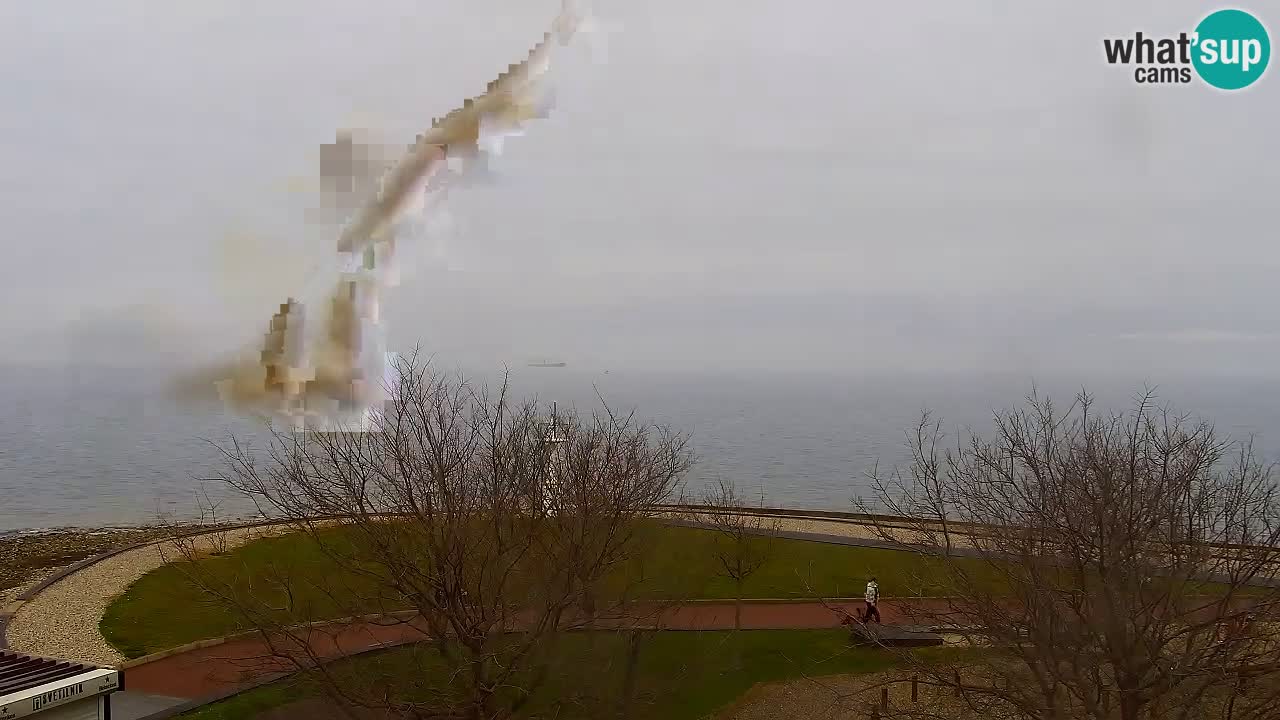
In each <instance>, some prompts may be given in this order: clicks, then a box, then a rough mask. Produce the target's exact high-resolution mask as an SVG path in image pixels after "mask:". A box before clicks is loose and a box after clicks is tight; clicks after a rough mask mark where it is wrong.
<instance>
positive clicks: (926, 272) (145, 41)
mask: <svg viewBox="0 0 1280 720" xmlns="http://www.w3.org/2000/svg"><path fill="white" fill-rule="evenodd" d="M1215 7H1216V6H1213V5H1209V4H1207V3H1203V2H1173V1H1169V0H1148V1H1146V2H1132V1H1131V2H1125V3H1108V2H1100V1H1094V0H1090V1H1089V2H1079V3H1053V4H1052V9H1050V5H1048V4H1045V3H1028V2H1015V1H1014V0H1004V1H992V0H987V1H979V0H926V1H925V2H911V3H891V4H889V5H888V6H886V4H884V3H864V2H847V1H846V0H785V1H784V0H771V1H769V2H765V0H696V1H694V2H690V1H689V0H643V1H642V2H640V1H633V2H629V3H623V2H619V0H599V3H598V12H599V14H600V15H602V16H603V17H604V19H605V20H608V21H613V22H615V23H617V24H619V25H620V26H621V28H620V30H619V31H618V32H614V33H611V34H609V36H608V43H607V44H608V48H607V49H608V53H607V60H608V63H607V64H603V65H598V64H593V63H592V62H591V57H590V55H589V54H588V53H587V52H586V51H585V48H583V49H582V52H579V53H575V54H573V55H571V59H572V62H571V63H569V65H568V66H567V67H565V68H563V70H564V72H563V73H560V74H558V76H557V79H558V80H559V82H558V86H559V89H558V93H557V96H558V101H559V106H558V108H557V111H556V114H555V115H554V116H553V118H552V119H551V120H549V121H547V122H544V123H538V124H534V125H532V126H530V128H529V132H528V134H527V135H526V136H525V137H521V138H514V139H512V140H510V141H508V143H507V150H506V153H505V154H504V156H503V157H501V158H500V159H499V160H498V161H496V163H495V170H496V172H497V175H498V177H497V179H496V181H495V182H494V183H492V184H491V185H488V186H481V187H475V188H469V189H467V190H466V191H465V192H463V193H460V194H458V195H457V196H455V197H454V198H453V199H452V200H451V212H452V217H453V218H454V228H453V231H452V232H451V233H450V234H449V236H448V237H447V238H444V239H443V240H442V241H441V242H442V245H441V246H440V247H439V248H430V249H425V250H427V251H426V252H424V254H425V255H427V256H428V260H429V262H427V263H426V264H425V265H423V266H421V267H419V268H418V271H417V272H416V273H415V274H413V275H412V276H411V277H409V278H408V279H407V281H406V283H405V285H404V286H402V287H401V288H398V289H397V290H396V291H395V293H394V294H393V295H392V296H391V297H390V298H389V300H388V301H387V318H388V321H389V323H390V325H391V333H392V335H391V337H392V342H393V345H395V346H397V347H399V348H404V347H407V346H409V345H412V344H413V343H414V342H421V343H422V344H423V346H424V347H426V348H427V349H429V350H431V351H433V352H436V353H437V354H438V355H440V356H442V357H445V358H448V359H450V360H456V361H458V362H466V363H476V362H478V363H482V364H500V363H503V362H510V363H521V362H524V361H526V360H528V359H530V358H533V357H554V358H556V359H564V360H566V361H568V362H570V363H576V364H579V365H588V366H598V367H627V366H645V367H662V368H666V369H679V368H697V369H700V370H705V369H708V368H715V367H719V366H722V365H723V366H732V367H737V368H763V369H771V370H798V371H808V370H817V369H823V370H829V369H839V368H853V369H877V370H882V369H894V368H908V369H913V370H921V371H934V370H942V369H960V370H966V369H973V368H989V369H1000V370H1014V371H1017V372H1020V373H1031V374H1035V373H1039V372H1056V373H1063V372H1065V373H1072V372H1081V373H1084V372H1090V373H1095V372H1099V371H1104V370H1115V369H1117V368H1119V369H1121V370H1122V371H1125V372H1133V373H1138V374H1143V375H1147V376H1152V375H1154V376H1155V377H1157V378H1158V377H1159V375H1160V374H1162V373H1191V374H1195V373H1202V372H1213V373H1249V374H1275V373H1276V370H1275V368H1276V366H1277V364H1276V362H1275V358H1276V353H1277V351H1278V350H1280V319H1277V316H1276V314H1275V312H1274V309H1275V307H1276V296H1277V290H1276V287H1277V278H1278V276H1280V245H1278V244H1277V242H1276V224H1275V217H1276V210H1275V208H1276V205H1277V203H1276V190H1277V172H1278V171H1277V161H1278V160H1280V155H1278V153H1277V149H1278V148H1280V141H1277V139H1276V137H1277V136H1276V130H1275V129H1276V128H1277V127H1280V112H1278V110H1280V77H1277V75H1276V73H1277V70H1276V69H1275V68H1272V69H1270V70H1269V71H1268V73H1267V75H1266V76H1265V77H1264V78H1263V79H1262V81H1261V82H1260V83H1259V84H1258V85H1257V86H1255V87H1254V88H1252V89H1250V90H1247V91H1244V92H1240V93H1235V94H1224V93H1219V92H1216V91H1213V90H1211V89H1209V88H1207V87H1205V86H1203V85H1200V84H1198V83H1197V84H1193V85H1189V86H1150V87H1148V86H1139V85H1136V84H1134V83H1133V80H1132V75H1131V72H1130V71H1126V70H1125V69H1123V68H1115V67H1109V66H1107V65H1106V64H1105V63H1104V62H1103V55H1102V38H1103V37H1113V36H1123V35H1126V34H1132V32H1133V31H1135V30H1143V31H1144V32H1146V33H1148V34H1174V33H1177V32H1178V31H1180V30H1188V31H1189V30H1191V29H1192V28H1193V27H1194V25H1195V23H1196V22H1197V21H1198V19H1199V18H1200V17H1202V16H1203V15H1204V14H1206V13H1207V12H1208V11H1210V10H1212V9H1215ZM1257 9H1258V10H1260V11H1261V18H1262V20H1263V21H1264V22H1267V21H1271V22H1272V23H1276V22H1280V21H1278V20H1277V19H1276V18H1278V17H1280V11H1275V12H1273V14H1274V15H1275V17H1268V16H1267V12H1266V11H1267V10H1268V9H1273V8H1268V7H1265V6H1264V7H1259V8H1257ZM556 10H557V1H556V0H537V1H536V2H535V1H530V0H520V1H519V2H514V1H512V0H466V2H459V1H456V0H447V1H446V0H376V1H373V2H364V3H357V2H341V3H338V2H333V1H332V0H272V1H271V2H258V1H251V0H186V1H184V2H172V1H171V0H110V1H109V2H97V1H93V2H91V1H88V0H74V1H73V0H64V1H60V2H25V3H23V2H7V3H0V93H3V97H2V98H0V133H2V136H0V137H3V140H0V217H2V218H4V221H5V225H6V227H5V239H4V240H3V242H4V245H5V248H6V250H7V252H6V259H7V262H5V263H4V264H3V265H0V331H3V337H4V340H3V341H0V361H8V362H19V363H56V362H60V361H62V360H65V359H66V358H67V356H68V354H69V353H73V352H87V350H86V348H95V356H94V357H93V358H92V359H93V360H95V361H103V362H109V361H114V362H121V361H130V360H132V359H133V358H134V356H135V355H138V354H140V353H138V352H137V351H136V350H130V348H131V347H143V348H146V349H147V352H163V353H165V354H170V355H172V354H177V355H180V356H182V357H186V358H189V359H194V358H196V357H202V356H206V355H207V354H208V353H214V352H219V351H220V350H235V349H238V348H239V347H240V346H243V345H246V344H251V343H252V342H253V339H254V338H255V337H257V336H258V335H260V334H261V333H262V332H264V331H265V330H266V325H267V321H268V320H269V317H270V314H271V312H273V310H274V308H275V306H276V304H278V303H279V302H282V301H283V300H284V299H285V297H287V296H288V295H289V294H292V293H295V292H297V291H298V289H297V288H296V287H295V286H296V285H297V284H298V283H299V282H300V281H301V278H302V276H303V275H305V272H306V267H305V265H306V264H307V263H306V262H305V261H304V260H302V259H297V258H306V257H313V256H315V254H316V253H321V254H323V253H326V252H330V249H331V248H332V246H333V242H334V237H333V235H332V234H331V233H327V232H323V231H320V230H319V229H317V228H316V227H315V226H311V225H308V224H307V223H306V222H304V219H303V215H304V210H305V207H306V205H307V203H308V196H307V195H306V194H304V193H303V192H300V191H299V188H303V187H305V186H306V182H303V181H304V180H306V179H308V178H309V179H310V180H311V181H312V182H314V178H315V176H316V175H317V162H318V161H317V152H318V147H319V145H320V144H321V143H324V142H332V141H333V137H334V131H335V129H336V128H338V127H342V126H352V125H356V126H363V127H368V128H370V129H371V130H375V131H377V132H378V133H380V135H381V136H382V137H384V138H385V139H387V140H388V141H392V142H399V143H407V142H409V141H411V140H412V137H413V134H414V133H415V132H416V131H418V130H420V129H421V128H423V127H425V126H426V125H428V124H429V122H430V119H431V118H432V117H433V116H435V115H439V114H443V113H444V112H445V111H447V110H449V109H450V108H452V107H454V106H455V105H457V104H458V103H459V102H460V101H461V99H462V98H464V97H467V96H470V95H474V94H477V93H478V92H480V91H481V90H482V89H483V88H484V85H485V83H486V82H487V81H489V80H491V79H492V78H493V77H494V76H495V75H496V74H497V72H498V71H500V70H502V69H504V68H505V67H506V66H507V64H508V63H510V62H512V61H514V60H517V59H520V58H521V57H522V56H523V53H524V52H525V51H526V50H527V48H528V47H529V46H530V45H531V44H532V42H534V41H536V40H537V39H538V38H539V37H540V36H541V34H542V33H543V31H544V30H545V29H546V28H547V26H548V24H549V21H550V19H551V18H552V17H553V16H554V15H555V13H556ZM1272 27H1273V28H1275V27H1278V26H1277V25H1272ZM1273 34H1274V30H1273ZM251 255H252V256H254V257H261V258H262V261H261V262H260V263H256V264H254V263H249V262H246V258H247V257H249V256H251ZM255 265H256V267H255ZM77 349H78V350H77Z"/></svg>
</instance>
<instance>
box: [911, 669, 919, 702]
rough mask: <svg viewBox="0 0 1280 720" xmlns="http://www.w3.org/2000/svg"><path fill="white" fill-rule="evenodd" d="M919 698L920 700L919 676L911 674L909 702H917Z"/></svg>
mask: <svg viewBox="0 0 1280 720" xmlns="http://www.w3.org/2000/svg"><path fill="white" fill-rule="evenodd" d="M919 700H920V676H919V675H912V676H911V702H917V701H919Z"/></svg>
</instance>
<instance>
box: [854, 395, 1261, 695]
mask: <svg viewBox="0 0 1280 720" xmlns="http://www.w3.org/2000/svg"><path fill="white" fill-rule="evenodd" d="M942 438H943V434H942V429H941V425H940V424H939V423H937V422H935V421H933V420H932V419H931V418H930V416H929V415H928V413H926V414H925V415H924V417H923V418H922V419H921V421H920V423H919V425H918V426H917V427H916V428H915V430H914V432H913V433H912V434H911V436H910V441H909V447H910V450H911V454H912V462H911V463H910V467H909V469H908V470H907V471H906V472H905V473H903V472H895V473H894V474H892V475H890V476H887V477H886V476H877V477H875V478H873V479H874V483H875V486H876V489H877V495H878V496H879V500H880V502H881V503H882V504H883V505H882V507H887V508H888V509H889V511H890V512H892V513H894V514H895V515H898V516H903V517H904V518H910V520H907V521H905V522H906V525H907V526H908V529H907V530H903V529H901V528H897V529H894V528H889V527H887V526H885V527H882V528H880V530H881V535H882V537H883V538H885V539H886V540H890V541H892V542H894V543H897V544H898V545H899V546H901V547H903V548H904V549H911V550H915V551H917V552H919V553H921V554H922V555H924V556H926V557H928V558H930V559H931V560H930V562H932V563H933V564H932V566H931V567H933V568H935V569H936V572H937V574H938V578H937V580H939V581H940V582H942V583H943V584H944V585H945V586H946V587H948V588H949V589H950V592H951V595H952V596H951V597H950V598H948V599H947V600H945V601H933V602H926V601H920V602H918V603H916V605H915V606H913V607H912V608H911V610H912V611H913V612H914V613H915V615H916V616H917V618H918V620H919V621H921V622H924V623H926V624H931V625H943V626H948V627H950V628H951V632H953V633H955V634H957V635H959V636H961V637H962V638H963V639H964V640H965V641H966V642H967V643H968V644H970V645H971V646H974V647H977V648H987V650H986V651H984V652H982V653H980V654H974V655H972V656H969V657H968V658H967V659H966V662H965V663H963V664H942V665H938V664H922V663H914V662H913V663H912V665H911V668H910V672H912V673H915V674H918V675H919V676H920V677H921V679H922V681H927V682H929V683H931V684H933V685H936V686H942V687H944V688H947V689H949V690H950V691H951V692H954V694H955V695H956V697H957V698H958V699H959V700H963V703H964V705H965V706H966V707H967V708H968V709H969V710H971V711H972V712H973V713H974V715H975V716H981V717H1018V718H1044V719H1045V720H1050V719H1053V720H1057V719H1059V718H1096V719H1099V720H1101V719H1103V718H1121V719H1122V720H1138V719H1139V718H1201V717H1222V718H1231V719H1232V720H1241V719H1243V718H1250V719H1254V718H1258V719H1261V718H1277V717H1280V652H1278V651H1280V644H1278V643H1277V631H1278V630H1280V625H1277V618H1276V617H1275V609H1276V601H1277V598H1278V593H1277V590H1276V588H1277V583H1276V571H1277V568H1278V567H1280V565H1277V560H1280V558H1277V553H1280V545H1277V540H1280V506H1278V505H1277V499H1278V498H1277V494H1276V487H1275V484H1274V483H1273V482H1272V478H1271V473H1270V468H1268V467H1265V466H1263V465H1262V464H1261V463H1260V462H1259V461H1258V460H1257V459H1256V457H1255V454H1254V452H1253V449H1252V444H1251V443H1244V444H1242V445H1232V444H1231V443H1229V442H1227V441H1225V440H1220V439H1219V438H1218V436H1217V435H1216V434H1215V432H1214V429H1213V427H1212V426H1211V425H1209V424H1208V423H1205V422H1193V421H1191V420H1190V419H1189V418H1188V416H1185V415H1175V414H1174V413H1172V412H1171V411H1170V410H1169V409H1168V408H1167V407H1158V406H1157V405H1156V404H1155V402H1154V400H1153V395H1152V394H1151V393H1150V392H1147V393H1146V394H1144V395H1143V396H1141V397H1140V398H1139V399H1138V400H1137V401H1136V404H1135V407H1134V408H1133V409H1132V410H1131V411H1129V412H1127V413H1120V414H1105V415H1104V414H1101V413H1099V412H1098V410H1097V409H1096V408H1095V406H1094V400H1093V399H1092V397H1091V396H1089V395H1088V394H1087V393H1081V394H1080V395H1079V396H1078V397H1077V398H1076V400H1075V402H1074V403H1073V405H1072V406H1071V407H1069V408H1068V409H1067V410H1066V411H1065V412H1060V411H1059V409H1058V408H1057V407H1055V405H1054V404H1053V403H1052V402H1050V401H1049V400H1048V399H1041V398H1040V397H1038V396H1036V395H1035V394H1032V396H1031V397H1029V398H1028V404H1027V406H1026V407H1025V408H1023V409H1020V410H1014V411H1009V412H1001V413H998V414H997V415H996V417H995V437H994V439H992V440H985V439H983V438H981V437H979V436H976V435H974V436H972V437H969V438H968V439H967V440H966V441H960V442H957V444H956V445H955V446H954V447H953V448H951V449H945V450H944V449H943V447H942ZM895 524H896V525H900V526H901V525H902V524H903V523H902V522H896V523H895ZM948 694H949V693H948ZM900 714H904V715H911V714H913V711H912V710H911V709H910V708H909V707H908V708H907V709H906V710H904V711H903V712H902V713H900ZM914 714H916V715H924V714H927V713H923V712H920V711H915V712H914ZM948 714H949V715H950V716H952V717H954V716H955V715H954V714H953V713H948Z"/></svg>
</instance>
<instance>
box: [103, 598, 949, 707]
mask: <svg viewBox="0 0 1280 720" xmlns="http://www.w3.org/2000/svg"><path fill="white" fill-rule="evenodd" d="M911 602H912V603H919V602H921V601H919V600H912V601H911ZM934 602H945V601H934ZM862 607H863V604H862V602H861V601H837V602H832V603H829V604H823V603H818V602H812V601H798V602H791V601H750V600H748V601H744V602H743V605H742V627H743V628H744V629H750V630H781V629H821V628H837V627H840V626H841V625H842V624H843V623H842V621H843V620H844V616H843V614H842V613H857V612H860V611H861V610H862ZM880 614H881V620H882V622H883V623H885V624H894V623H899V622H902V621H904V620H905V619H906V618H905V615H906V613H905V612H904V608H903V605H902V604H901V603H899V602H894V601H883V602H881V603H880ZM596 625H597V627H614V628H616V627H651V628H658V629H663V630H685V631H689V630H730V629H732V628H733V626H734V603H733V602H693V603H687V604H683V605H676V606H671V607H658V606H650V607H648V608H644V607H639V608H634V609H633V610H632V612H631V613H630V614H628V616H627V617H625V618H615V619H614V620H612V621H608V620H606V621H599V622H597V623H596ZM423 639H425V635H424V634H423V632H422V631H421V630H419V629H418V628H417V627H416V624H415V623H414V622H400V623H392V624H379V623H372V622H362V621H361V622H353V623H350V624H346V625H341V626H327V627H321V628H316V629H314V630H312V631H311V632H310V633H309V636H308V638H307V640H308V643H309V644H310V647H311V651H312V652H313V653H314V655H315V656H316V657H318V658H320V659H322V660H325V661H327V660H332V659H336V658H340V657H344V656H347V655H354V654H358V653H360V652H364V651H368V650H373V649H377V648H381V647H393V646H396V645H403V644H405V643H411V642H415V641H419V640H423ZM298 657H302V655H301V654H299V655H298ZM292 667H294V666H293V665H291V664H290V663H289V662H288V661H286V660H283V659H280V658H279V657H278V656H277V657H273V656H272V653H271V648H270V646H269V645H268V643H267V642H266V641H265V640H264V639H263V638H261V637H259V636H252V637H239V638H232V639H230V640H228V641H226V642H224V643H221V644H219V645H213V646H210V647H204V648H197V649H193V650H188V651H186V652H181V653H177V654H174V655H170V656H168V657H161V658H158V659H156V660H152V661H149V662H146V663H143V664H141V665H137V666H134V667H130V668H127V669H126V670H125V671H124V676H125V688H126V689H128V690H131V691H137V692H143V693H151V694H156V695H168V696H171V697H181V698H192V699H194V698H205V697H209V696H212V695H215V694H217V693H221V692H226V691H228V690H232V689H234V688H239V687H248V686H251V685H254V684H259V683H261V682H263V681H264V680H267V679H272V678H276V677H281V676H283V675H286V674H288V672H289V670H290V669H292Z"/></svg>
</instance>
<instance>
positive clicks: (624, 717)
mask: <svg viewBox="0 0 1280 720" xmlns="http://www.w3.org/2000/svg"><path fill="white" fill-rule="evenodd" d="M640 639H641V636H640V631H639V630H632V631H631V635H630V637H629V638H628V648H627V670H626V674H625V675H624V676H623V680H622V697H621V698H619V700H618V701H619V702H620V703H621V704H622V705H621V707H619V708H618V717H619V718H620V719H621V720H629V718H630V717H631V715H632V710H631V709H632V706H633V705H635V700H636V679H637V678H638V677H639V676H640Z"/></svg>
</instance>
